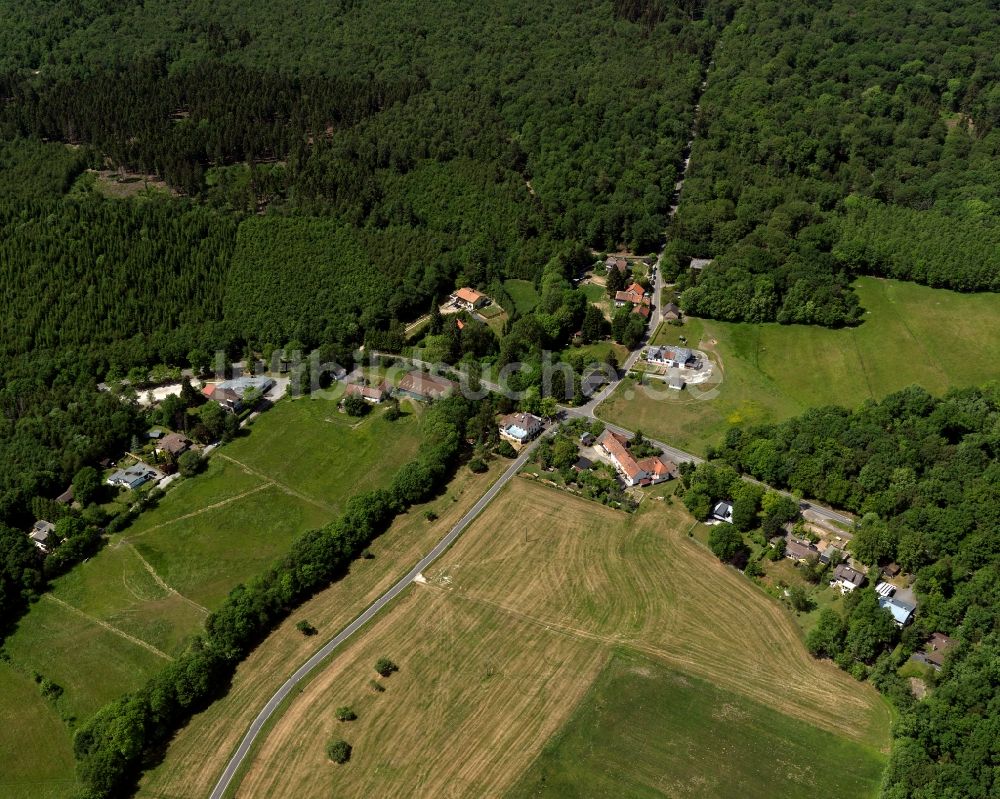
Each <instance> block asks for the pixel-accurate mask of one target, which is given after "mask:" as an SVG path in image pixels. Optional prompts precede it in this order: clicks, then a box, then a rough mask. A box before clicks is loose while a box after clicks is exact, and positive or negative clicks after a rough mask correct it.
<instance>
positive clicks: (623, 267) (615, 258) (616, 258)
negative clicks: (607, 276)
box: [604, 255, 628, 274]
mask: <svg viewBox="0 0 1000 799" xmlns="http://www.w3.org/2000/svg"><path fill="white" fill-rule="evenodd" d="M604 268H605V269H607V270H608V271H610V270H612V269H617V270H618V271H619V272H621V273H622V274H624V273H625V272H627V271H628V259H627V258H622V257H621V256H620V255H609V256H608V257H607V258H606V259H605V260H604Z"/></svg>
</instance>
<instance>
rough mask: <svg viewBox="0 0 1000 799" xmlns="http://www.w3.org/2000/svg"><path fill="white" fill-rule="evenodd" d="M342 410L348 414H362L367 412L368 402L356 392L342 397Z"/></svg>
mask: <svg viewBox="0 0 1000 799" xmlns="http://www.w3.org/2000/svg"><path fill="white" fill-rule="evenodd" d="M344 410H345V411H347V415H348V416H364V415H365V414H366V413H368V403H367V402H365V401H364V400H363V399H362V398H361V397H359V396H358V395H357V394H351V395H350V396H348V397H344Z"/></svg>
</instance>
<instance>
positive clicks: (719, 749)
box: [508, 652, 884, 799]
mask: <svg viewBox="0 0 1000 799" xmlns="http://www.w3.org/2000/svg"><path fill="white" fill-rule="evenodd" d="M834 764H843V765H844V766H845V767H843V768H837V767H835V766H834ZM847 764H849V765H847ZM883 767H884V758H883V757H882V756H881V755H880V754H878V753H876V752H872V751H871V750H869V749H867V748H866V747H864V746H862V745H860V744H858V743H856V742H854V741H850V740H847V739H845V738H842V737H839V736H836V735H833V734H831V733H829V732H826V731H824V730H820V729H818V728H816V727H814V726H812V725H810V724H806V723H805V722H802V721H799V720H797V719H793V718H790V717H789V716H785V715H782V714H781V713H777V712H775V711H774V710H772V709H771V708H770V707H768V706H767V705H762V704H759V703H757V702H753V701H751V700H748V699H745V698H744V697H742V696H740V695H739V694H736V693H733V692H731V691H724V690H721V689H719V688H716V687H714V686H713V685H711V684H709V683H707V682H704V681H703V680H699V679H696V678H693V677H689V676H686V675H683V674H681V673H680V672H677V671H673V670H671V669H669V668H666V667H665V666H663V665H662V664H661V663H658V662H656V661H655V660H651V659H649V658H645V657H641V656H637V655H635V654H632V653H628V652H620V653H617V654H616V656H615V657H614V658H613V659H612V660H611V662H610V663H609V664H608V666H607V668H605V670H604V671H603V672H602V673H601V675H600V677H599V678H598V680H597V682H596V683H595V684H594V686H593V687H592V688H591V690H590V692H589V693H588V694H587V697H586V698H585V699H584V701H583V702H582V703H581V704H580V706H579V707H578V708H577V710H576V712H575V713H574V714H573V717H572V718H571V719H570V721H569V723H568V724H567V725H566V726H565V727H564V728H563V729H562V730H560V732H559V733H558V734H557V735H556V736H555V737H554V738H553V739H552V740H551V741H550V742H549V743H548V744H547V745H546V746H545V748H544V749H543V750H542V754H541V755H540V756H539V757H538V759H537V760H536V761H535V762H534V763H533V764H532V766H531V769H530V770H529V771H528V772H527V774H525V775H524V777H523V778H522V780H521V781H520V782H519V783H518V785H517V786H516V787H515V788H514V790H512V791H511V792H510V793H509V794H508V797H509V798H510V799H527V798H528V797H539V796H546V797H566V798H567V799H568V798H569V797H584V796H630V797H664V796H683V797H689V798H690V799H715V797H720V796H740V797H746V799H800V797H803V796H808V797H810V799H844V798H846V797H850V799H862V797H873V796H875V794H876V788H877V785H878V781H879V777H880V776H881V772H882V768H883Z"/></svg>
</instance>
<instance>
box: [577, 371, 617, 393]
mask: <svg viewBox="0 0 1000 799" xmlns="http://www.w3.org/2000/svg"><path fill="white" fill-rule="evenodd" d="M605 371H606V370H604V369H595V370H594V371H592V372H590V373H589V374H587V375H584V377H583V379H582V380H581V381H580V393H581V394H583V396H585V397H592V396H594V394H596V393H597V392H598V391H600V390H601V387H602V386H604V385H607V383H608V382H610V381H609V380H608V375H607V374H606V373H605Z"/></svg>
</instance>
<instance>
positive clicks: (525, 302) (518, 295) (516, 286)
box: [503, 279, 538, 315]
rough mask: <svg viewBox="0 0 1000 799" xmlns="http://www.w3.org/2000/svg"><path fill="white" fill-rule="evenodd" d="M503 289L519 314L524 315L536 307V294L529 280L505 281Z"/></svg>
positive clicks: (533, 285)
mask: <svg viewBox="0 0 1000 799" xmlns="http://www.w3.org/2000/svg"><path fill="white" fill-rule="evenodd" d="M503 287H504V289H505V290H506V292H507V293H508V294H509V295H510V298H511V299H512V300H514V307H515V308H516V309H517V312H518V313H519V314H522V315H523V314H526V313H528V312H529V311H531V310H532V309H533V308H534V307H535V306H536V305H538V292H537V291H536V290H535V284H534V283H533V282H532V281H530V280H514V279H510V280H505V281H504V282H503Z"/></svg>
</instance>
